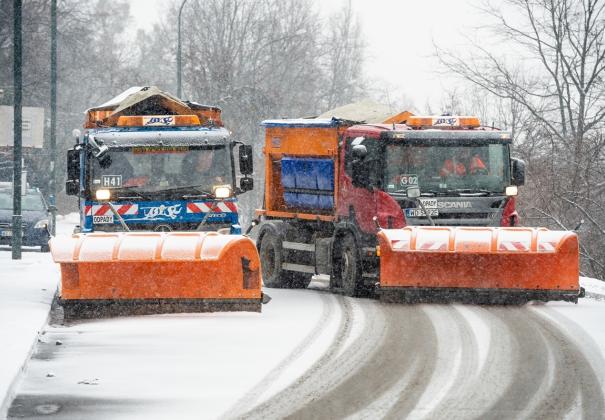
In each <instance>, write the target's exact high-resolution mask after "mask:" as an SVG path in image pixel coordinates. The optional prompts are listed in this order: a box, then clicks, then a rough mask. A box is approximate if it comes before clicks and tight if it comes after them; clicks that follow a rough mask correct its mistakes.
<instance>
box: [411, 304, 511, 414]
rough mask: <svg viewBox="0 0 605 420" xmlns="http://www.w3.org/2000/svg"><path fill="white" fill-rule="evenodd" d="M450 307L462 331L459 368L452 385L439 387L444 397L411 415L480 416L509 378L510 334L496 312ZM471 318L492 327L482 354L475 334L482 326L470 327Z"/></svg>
mask: <svg viewBox="0 0 605 420" xmlns="http://www.w3.org/2000/svg"><path fill="white" fill-rule="evenodd" d="M453 307H454V308H455V309H456V313H454V314H452V318H453V319H452V320H453V321H454V324H455V325H456V326H457V328H459V329H460V332H461V334H462V335H461V337H460V339H461V341H462V346H463V348H462V349H460V358H461V364H460V368H459V369H458V370H457V372H456V374H455V375H456V376H455V379H453V380H452V386H449V387H448V388H447V389H446V390H443V389H442V390H441V393H443V392H445V395H444V396H443V398H442V399H441V400H440V401H438V402H437V404H436V405H435V406H434V407H430V406H429V410H422V408H423V407H422V406H418V407H417V409H416V410H415V411H414V412H413V414H414V415H413V416H411V417H412V418H430V419H433V418H447V419H468V418H481V415H482V414H483V413H484V412H485V409H486V408H487V407H489V406H490V405H492V404H494V403H495V401H496V400H497V399H498V397H499V392H501V391H500V390H501V389H502V386H503V384H504V385H506V384H507V383H508V382H510V373H509V370H510V366H511V363H512V357H511V354H510V352H509V351H508V349H509V348H510V342H511V338H510V335H509V332H508V327H507V326H506V325H505V323H503V322H502V321H501V320H500V319H499V318H498V317H497V316H495V314H494V313H493V312H492V309H493V308H489V309H484V308H482V307H474V306H467V305H463V306H460V305H456V306H453ZM468 312H470V316H469V313H468ZM472 318H476V319H480V320H481V321H482V323H483V324H485V325H487V326H489V328H490V331H491V334H489V343H488V346H487V348H486V349H485V350H484V351H485V352H486V354H485V355H484V356H483V355H482V354H481V353H482V352H483V351H482V350H483V349H482V348H480V347H479V339H480V338H479V337H477V336H476V335H477V334H478V331H479V332H480V330H481V329H482V327H483V326H482V325H481V326H478V325H474V328H473V325H471V324H476V322H473V323H471V322H470V321H469V319H472ZM476 319H475V321H476ZM480 335H484V334H480ZM481 344H482V345H483V344H484V343H481ZM484 358H485V360H484ZM488 417H489V416H488Z"/></svg>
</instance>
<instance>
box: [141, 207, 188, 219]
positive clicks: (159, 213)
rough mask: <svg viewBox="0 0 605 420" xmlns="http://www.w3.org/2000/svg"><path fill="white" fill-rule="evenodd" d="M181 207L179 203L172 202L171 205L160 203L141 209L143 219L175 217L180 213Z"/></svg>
mask: <svg viewBox="0 0 605 420" xmlns="http://www.w3.org/2000/svg"><path fill="white" fill-rule="evenodd" d="M181 210H182V207H181V205H180V204H174V205H172V206H165V205H164V204H161V205H159V206H157V207H149V208H144V209H143V214H144V216H145V219H156V218H158V217H168V218H169V219H173V220H174V219H176V218H177V216H178V215H179V214H180V213H181Z"/></svg>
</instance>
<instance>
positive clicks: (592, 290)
mask: <svg viewBox="0 0 605 420" xmlns="http://www.w3.org/2000/svg"><path fill="white" fill-rule="evenodd" d="M580 286H582V287H583V288H584V290H585V291H586V297H588V298H592V299H596V300H605V281H603V280H597V279H593V278H590V277H580Z"/></svg>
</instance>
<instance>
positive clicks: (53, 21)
mask: <svg viewBox="0 0 605 420" xmlns="http://www.w3.org/2000/svg"><path fill="white" fill-rule="evenodd" d="M56 157H57V0H51V3H50V182H49V188H48V194H49V201H50V204H51V206H52V207H51V212H50V234H51V235H53V236H54V235H55V233H56V229H55V223H56V216H57V211H56V210H55V209H56V207H55V206H56V197H57V179H56V175H57V173H56V168H55V167H56V162H57V159H56Z"/></svg>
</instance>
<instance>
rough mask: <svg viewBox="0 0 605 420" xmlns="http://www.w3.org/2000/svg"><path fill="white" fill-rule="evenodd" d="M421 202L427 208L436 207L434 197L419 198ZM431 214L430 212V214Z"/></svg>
mask: <svg viewBox="0 0 605 420" xmlns="http://www.w3.org/2000/svg"><path fill="white" fill-rule="evenodd" d="M420 201H422V204H424V207H425V208H427V209H436V208H437V199H436V198H421V199H420ZM431 216H432V214H431Z"/></svg>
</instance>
